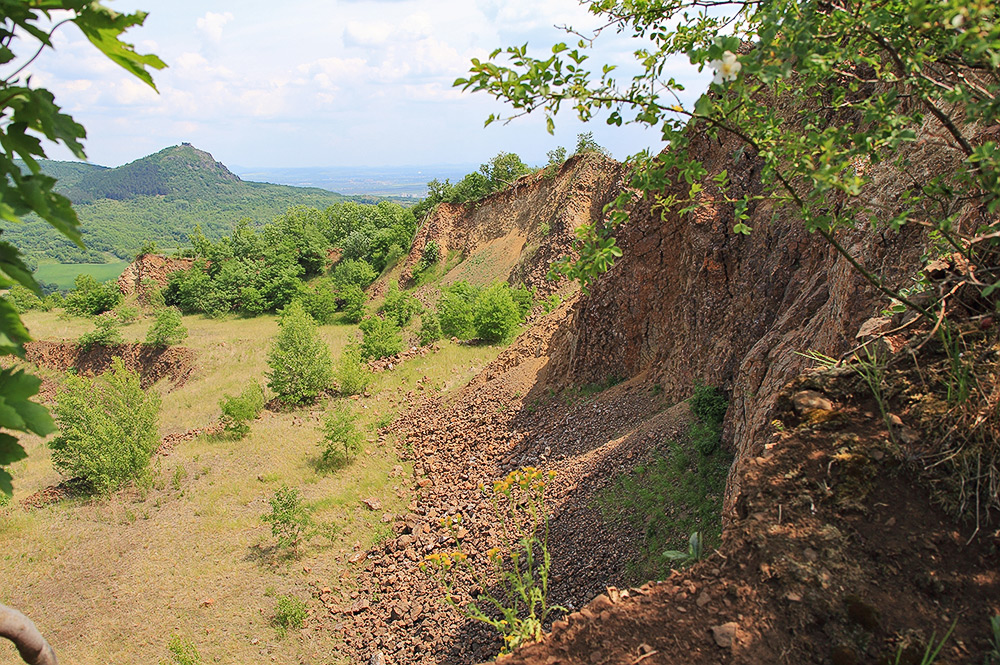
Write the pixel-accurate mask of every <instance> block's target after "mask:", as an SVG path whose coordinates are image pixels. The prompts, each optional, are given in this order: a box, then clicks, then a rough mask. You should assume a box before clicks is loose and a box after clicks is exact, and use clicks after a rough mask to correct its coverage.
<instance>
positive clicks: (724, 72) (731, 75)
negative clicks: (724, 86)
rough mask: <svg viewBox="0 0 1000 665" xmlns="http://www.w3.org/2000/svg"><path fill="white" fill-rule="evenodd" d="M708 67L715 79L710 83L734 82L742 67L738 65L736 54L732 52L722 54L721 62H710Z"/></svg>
mask: <svg viewBox="0 0 1000 665" xmlns="http://www.w3.org/2000/svg"><path fill="white" fill-rule="evenodd" d="M708 66H709V67H711V68H712V69H714V70H715V78H713V79H712V83H722V82H724V81H735V80H736V77H737V76H739V73H740V70H741V69H743V65H742V64H740V61H739V60H737V58H736V54H735V53H733V52H732V51H726V52H725V53H723V54H722V60H712V61H711V62H709V63H708Z"/></svg>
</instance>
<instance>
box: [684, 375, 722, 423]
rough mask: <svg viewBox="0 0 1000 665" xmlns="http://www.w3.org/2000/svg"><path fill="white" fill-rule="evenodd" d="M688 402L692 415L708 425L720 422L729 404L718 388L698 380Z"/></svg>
mask: <svg viewBox="0 0 1000 665" xmlns="http://www.w3.org/2000/svg"><path fill="white" fill-rule="evenodd" d="M688 403H689V404H690V405H691V413H693V414H694V417H695V418H697V419H698V420H700V421H702V422H703V423H705V424H708V425H719V424H721V423H722V419H723V418H725V417H726V409H727V408H728V406H729V404H728V402H727V401H726V396H725V395H723V394H722V392H721V391H720V390H719V389H718V388H716V387H714V386H706V385H704V384H702V383H700V382H698V383H695V385H694V394H693V395H691V399H690V400H688Z"/></svg>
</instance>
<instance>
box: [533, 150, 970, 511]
mask: <svg viewBox="0 0 1000 665" xmlns="http://www.w3.org/2000/svg"><path fill="white" fill-rule="evenodd" d="M929 131H931V130H929ZM692 140H693V152H694V154H699V155H700V156H701V158H702V159H703V163H704V165H705V168H706V169H707V171H708V177H707V178H706V179H705V190H704V192H703V196H704V197H705V199H706V200H705V202H706V204H707V205H706V206H705V207H703V208H701V209H699V210H697V211H695V212H693V213H691V214H687V215H683V216H681V215H677V214H674V213H667V214H663V213H662V211H661V210H660V209H658V208H657V207H656V206H655V205H653V204H652V202H651V200H650V198H647V199H645V200H643V201H642V202H640V203H639V204H638V205H636V206H635V207H634V209H633V210H632V211H631V212H632V215H631V222H630V223H629V224H628V225H626V226H624V227H623V228H621V229H620V230H619V231H618V233H617V238H618V244H619V245H620V246H621V248H622V250H623V252H624V257H623V258H622V259H621V260H620V261H619V262H618V264H617V265H615V266H614V267H613V268H612V270H611V271H609V272H608V273H607V274H606V275H604V276H603V277H602V278H601V279H599V280H598V281H597V282H596V283H595V284H594V285H593V287H592V289H591V293H590V294H589V295H588V296H585V297H582V298H581V299H580V301H579V304H578V306H577V307H576V309H575V312H574V314H573V318H572V320H571V321H570V322H568V323H567V324H566V326H565V327H564V330H563V340H562V343H561V344H557V345H554V348H555V349H556V350H555V353H554V357H553V361H552V362H553V367H552V370H551V374H550V377H551V378H550V381H551V382H552V383H554V384H556V385H557V386H558V385H562V386H565V385H580V384H584V383H594V382H600V381H604V380H606V379H607V378H608V377H609V376H612V375H614V376H617V377H618V378H628V377H631V376H635V375H637V374H639V373H641V372H650V373H651V377H652V380H654V381H656V382H657V383H658V384H659V385H660V386H661V387H662V388H663V390H664V393H665V394H666V395H667V396H668V397H669V398H670V399H673V400H680V399H684V398H686V397H688V396H689V395H690V394H691V390H692V386H693V385H694V383H695V382H696V381H702V382H704V383H706V384H710V385H715V386H719V387H721V388H723V389H724V390H725V392H726V393H727V395H728V396H729V398H730V407H729V411H728V414H727V418H726V423H725V441H726V442H727V444H728V445H729V446H731V447H732V448H733V449H734V452H735V453H736V456H737V459H738V460H742V459H745V458H747V457H750V456H753V455H756V454H758V453H759V450H760V446H761V445H762V439H761V437H760V433H761V432H762V431H763V430H764V429H765V427H766V425H767V423H768V422H769V421H770V413H771V406H772V404H773V400H774V396H775V395H776V394H777V393H778V391H779V390H780V388H781V386H783V385H784V384H785V383H787V382H788V381H789V380H791V378H792V377H794V376H795V375H797V374H798V373H799V372H800V371H801V370H802V369H803V367H804V366H805V365H806V363H807V361H806V360H805V359H804V358H802V357H801V356H800V355H798V354H797V353H798V352H805V351H808V350H810V349H815V350H818V351H821V352H823V353H825V354H828V355H834V356H835V355H838V354H840V353H842V352H844V351H846V350H848V349H849V348H850V347H851V345H852V343H853V341H854V337H855V333H856V332H857V331H858V328H859V326H860V324H861V323H862V322H863V321H864V320H866V319H867V318H869V317H871V316H872V315H873V314H875V313H877V312H878V311H879V310H880V309H882V308H883V307H884V306H885V298H884V296H882V295H881V294H880V293H879V292H878V291H877V290H876V289H875V288H874V287H872V286H871V285H869V284H868V283H867V282H866V281H865V280H864V279H863V278H862V276H861V275H860V274H859V273H858V272H857V271H856V270H854V269H853V268H852V267H851V266H850V265H849V264H848V263H847V261H846V260H844V259H843V258H842V257H840V256H839V255H838V254H837V253H836V252H835V251H834V249H833V248H832V247H831V246H830V245H829V244H828V243H827V242H826V241H825V240H824V239H823V238H822V237H820V236H819V235H818V234H810V233H807V232H806V230H805V229H804V227H803V225H802V223H801V222H799V221H798V220H796V218H795V216H794V213H792V212H790V211H784V210H778V211H775V209H774V208H772V206H771V205H770V204H769V203H768V202H766V201H765V202H761V203H759V204H758V205H757V206H756V209H752V210H751V219H750V220H749V222H748V223H749V225H750V226H751V227H752V228H753V232H752V233H751V234H750V235H749V236H743V235H739V234H735V233H733V231H732V226H733V219H732V214H733V212H732V206H731V205H729V204H725V203H724V202H722V201H721V200H720V201H719V202H718V203H713V202H712V201H713V199H712V197H713V195H714V196H716V197H718V192H717V190H715V189H714V187H713V186H712V183H711V180H710V178H711V177H712V176H713V175H715V174H716V173H719V172H721V171H722V170H723V169H725V170H728V173H729V177H730V180H731V182H732V189H731V190H730V192H729V194H730V196H732V197H736V198H738V197H740V196H741V195H742V194H744V193H749V194H758V193H760V190H761V185H760V169H761V162H760V160H758V159H756V158H755V156H754V155H753V154H751V152H750V151H746V152H743V151H740V152H737V150H738V148H739V147H740V143H739V142H738V141H736V140H734V139H731V138H730V139H724V138H722V139H710V138H709V137H707V136H705V135H704V134H695V135H694V136H693V139H692ZM937 145H938V146H941V145H942V144H940V143H938V144H937ZM914 151H915V153H917V154H915V155H914V156H913V157H914V159H913V161H914V163H918V164H923V165H925V167H926V169H927V170H926V172H925V175H930V174H932V173H934V172H938V173H940V172H941V171H940V170H938V169H941V168H945V167H946V164H947V162H948V159H950V158H951V155H953V154H954V151H949V150H948V149H947V148H946V147H937V148H934V147H933V146H931V145H930V143H929V142H928V143H926V144H925V143H918V144H917V147H916V148H915V149H914ZM873 171H874V172H873V173H872V174H871V175H872V176H873V177H874V178H875V182H876V187H875V189H876V190H877V191H879V192H880V196H881V197H882V198H883V199H884V200H885V202H886V204H887V205H888V206H890V209H891V206H893V205H894V204H895V200H896V195H897V194H898V193H899V191H900V190H901V189H902V188H903V186H904V183H903V182H902V180H901V179H900V178H899V177H898V173H895V172H894V171H893V169H892V166H891V165H888V164H887V165H883V166H880V167H878V168H875V169H873ZM687 188H688V185H687V184H686V183H683V182H682V183H680V184H679V185H674V186H672V187H670V188H668V189H667V190H666V191H664V192H663V193H662V194H664V195H670V194H676V195H678V196H685V195H686V193H687ZM775 213H777V214H775ZM839 240H840V242H841V243H842V244H844V245H846V246H847V247H848V248H849V249H850V250H851V252H852V253H853V254H854V255H855V256H859V257H861V260H862V261H863V263H864V264H865V265H866V266H867V267H868V268H869V269H871V270H872V271H875V272H877V273H880V274H882V275H885V276H886V277H887V278H888V281H889V282H890V283H894V284H897V285H905V284H906V283H908V281H909V280H910V279H912V276H913V275H915V274H916V272H917V269H918V264H919V260H920V256H921V253H922V251H923V244H924V243H923V241H924V236H923V234H922V233H921V232H920V230H919V229H916V228H905V229H904V230H903V232H902V233H893V232H883V231H882V230H878V231H871V230H861V231H854V232H850V233H842V234H841V235H840V236H839ZM739 477H740V476H738V475H735V474H734V475H732V476H731V483H730V487H729V490H728V493H727V496H728V499H729V502H728V503H730V504H731V500H732V498H733V497H734V496H736V494H737V493H738V491H739V486H738V479H739Z"/></svg>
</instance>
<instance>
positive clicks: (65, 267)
mask: <svg viewBox="0 0 1000 665" xmlns="http://www.w3.org/2000/svg"><path fill="white" fill-rule="evenodd" d="M127 265H128V261H112V262H111V263H39V264H38V268H36V269H35V279H37V280H38V281H40V282H45V283H47V284H55V285H56V286H58V287H59V288H60V289H63V290H68V289H72V288H73V280H75V279H76V276H77V275H84V274H86V275H92V276H93V277H94V279H96V280H97V281H98V282H107V281H108V280H112V279H118V276H119V275H121V274H122V271H123V270H125V267H126V266H127Z"/></svg>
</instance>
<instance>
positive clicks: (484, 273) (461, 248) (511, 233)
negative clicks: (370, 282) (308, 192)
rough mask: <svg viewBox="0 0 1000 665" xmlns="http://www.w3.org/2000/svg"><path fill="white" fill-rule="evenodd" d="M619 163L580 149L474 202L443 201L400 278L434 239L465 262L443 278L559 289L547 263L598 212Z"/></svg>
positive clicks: (611, 190) (614, 184)
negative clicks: (549, 277)
mask: <svg viewBox="0 0 1000 665" xmlns="http://www.w3.org/2000/svg"><path fill="white" fill-rule="evenodd" d="M621 177H622V166H621V165H620V164H618V163H617V162H615V161H614V160H612V159H608V158H606V157H604V156H603V155H600V154H597V153H588V154H584V155H577V156H574V157H571V158H570V159H569V160H567V161H566V162H565V163H564V164H563V165H562V167H561V168H559V170H558V171H555V172H551V173H550V172H548V171H545V170H543V171H539V172H537V173H534V174H531V175H527V176H524V177H522V178H520V179H519V180H517V181H516V182H515V183H514V184H513V185H512V186H511V187H508V188H507V189H504V190H503V191H500V192H497V193H496V194H493V195H491V196H488V197H486V198H485V199H482V200H481V201H477V202H476V203H474V204H465V205H459V204H451V203H442V204H441V205H439V206H438V208H437V209H436V210H435V211H434V212H433V213H432V214H431V215H430V216H429V217H428V218H427V220H426V221H425V222H424V223H423V225H422V226H421V228H420V229H419V230H418V232H417V235H416V238H415V239H414V241H413V245H412V247H411V249H410V253H409V255H408V256H407V257H406V259H405V260H404V262H403V269H402V272H401V274H400V278H399V282H400V284H401V285H406V284H408V283H409V282H410V280H411V279H412V275H413V270H414V268H415V267H416V266H417V263H418V262H419V261H420V258H421V256H422V254H423V250H424V247H425V246H426V245H427V243H428V242H430V241H432V240H433V241H434V242H436V243H437V244H438V246H439V248H440V250H441V257H442V260H447V257H448V256H449V253H451V254H454V253H459V254H461V255H462V256H463V257H464V261H463V262H462V263H461V264H459V265H458V266H457V267H456V268H455V269H453V270H451V272H450V273H449V274H448V275H446V276H445V279H444V281H445V282H446V283H448V282H453V281H457V280H462V279H464V280H468V281H469V282H472V283H476V284H486V283H489V282H491V281H493V280H496V279H509V280H511V281H512V282H522V283H524V284H525V285H527V286H528V288H532V287H537V288H538V291H539V294H540V295H543V296H544V295H547V294H548V293H551V292H553V291H554V290H556V288H557V285H556V284H554V283H552V282H549V281H548V280H546V278H545V275H546V273H547V272H548V269H549V264H551V262H552V261H553V260H555V259H557V258H559V257H560V256H562V255H564V254H567V253H569V251H570V246H571V243H572V240H573V238H574V235H573V231H574V230H575V229H576V228H577V227H578V226H580V225H581V224H584V223H587V222H591V221H593V220H595V219H599V218H600V217H601V215H602V214H603V209H604V206H605V205H606V204H607V203H608V202H609V201H610V200H611V199H612V198H614V196H615V195H616V194H617V193H618V188H619V186H620V180H621Z"/></svg>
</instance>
